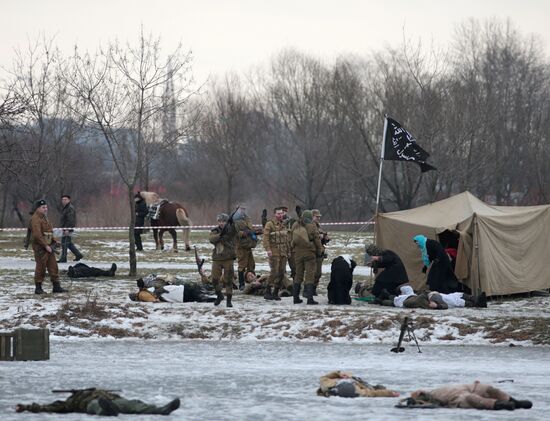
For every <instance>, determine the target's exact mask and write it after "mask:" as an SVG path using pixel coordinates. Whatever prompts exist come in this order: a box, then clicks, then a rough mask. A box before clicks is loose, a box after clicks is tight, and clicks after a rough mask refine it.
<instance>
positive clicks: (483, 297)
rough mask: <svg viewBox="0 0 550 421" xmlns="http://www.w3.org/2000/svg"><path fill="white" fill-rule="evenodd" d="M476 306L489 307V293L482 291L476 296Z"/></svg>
mask: <svg viewBox="0 0 550 421" xmlns="http://www.w3.org/2000/svg"><path fill="white" fill-rule="evenodd" d="M475 306H476V307H481V308H487V294H485V293H484V292H482V293H481V294H479V295H478V296H477V297H475Z"/></svg>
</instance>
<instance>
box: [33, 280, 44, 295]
mask: <svg viewBox="0 0 550 421" xmlns="http://www.w3.org/2000/svg"><path fill="white" fill-rule="evenodd" d="M34 293H35V294H45V293H46V291H44V290H43V289H42V282H36V283H35V284H34Z"/></svg>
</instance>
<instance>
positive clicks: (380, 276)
mask: <svg viewBox="0 0 550 421" xmlns="http://www.w3.org/2000/svg"><path fill="white" fill-rule="evenodd" d="M366 252H367V255H368V256H370V258H372V260H371V261H370V262H368V263H367V265H368V266H371V267H372V268H373V272H374V273H375V274H377V276H376V279H375V280H374V285H373V287H372V295H374V296H375V297H377V298H380V297H381V296H385V295H387V294H389V295H399V292H398V289H399V286H400V285H403V284H407V283H409V277H408V276H407V270H406V269H405V265H404V264H403V262H402V261H401V258H400V257H399V256H398V255H397V253H395V252H394V251H392V250H384V249H381V248H379V247H377V246H376V245H374V244H370V245H368V246H367V247H366ZM380 268H383V269H384V270H383V271H382V272H381V273H378V269H380ZM384 290H386V292H384Z"/></svg>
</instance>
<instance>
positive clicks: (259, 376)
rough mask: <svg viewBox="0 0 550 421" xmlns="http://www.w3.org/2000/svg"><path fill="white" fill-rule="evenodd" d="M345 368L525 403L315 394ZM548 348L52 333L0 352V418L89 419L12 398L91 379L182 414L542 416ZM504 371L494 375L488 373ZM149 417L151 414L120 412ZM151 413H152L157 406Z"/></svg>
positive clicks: (406, 386) (546, 404)
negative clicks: (25, 409) (28, 358)
mask: <svg viewBox="0 0 550 421" xmlns="http://www.w3.org/2000/svg"><path fill="white" fill-rule="evenodd" d="M333 369H345V370H350V371H352V372H353V373H354V374H356V375H359V376H361V377H362V378H364V379H365V380H367V381H369V382H371V383H380V384H383V385H385V386H386V387H388V388H391V389H394V390H396V391H398V392H400V393H401V395H402V396H407V395H408V393H409V392H411V391H412V390H415V389H417V388H419V387H427V388H429V387H434V386H438V385H441V384H444V383H465V382H466V383H467V382H471V381H473V380H476V379H478V380H480V381H482V382H489V383H492V384H495V385H496V386H497V387H500V388H502V389H503V390H505V391H507V392H508V393H510V394H511V395H512V396H514V397H517V398H529V399H531V400H532V401H533V405H534V406H533V408H532V409H530V410H516V411H513V412H508V411H478V410H465V409H434V410H427V409H422V410H408V409H396V408H394V405H395V404H396V403H397V402H398V401H399V398H356V399H345V398H336V397H331V398H324V397H318V396H316V394H315V391H316V388H317V387H318V385H319V377H320V376H321V375H323V374H325V373H326V372H328V371H330V370H333ZM548 378H550V352H548V350H547V349H546V348H541V347H515V348H508V347H496V348H495V347H487V346H473V347H472V346H423V347H422V354H419V353H418V352H417V350H416V349H415V348H414V347H411V346H407V347H406V351H405V352H404V353H402V354H394V353H391V352H390V351H389V347H388V346H385V345H358V344H319V343H275V342H254V343H250V342H244V343H243V342H219V341H215V342H214V341H209V342H207V341H169V342H166V341H128V340H118V341H69V342H67V341H56V342H54V343H53V344H52V347H51V360H49V361H37V362H3V363H2V365H1V371H0V387H1V390H2V394H1V395H0V417H1V418H2V419H3V420H17V419H25V420H43V419H48V420H56V419H62V420H67V421H68V420H77V419H83V418H86V419H96V418H97V417H91V416H86V415H82V414H68V415H63V416H60V415H45V414H36V415H34V414H30V413H25V415H21V414H16V413H15V412H14V406H15V404H16V403H20V402H23V403H30V402H32V401H36V402H39V403H46V402H50V401H53V400H54V399H58V398H64V397H65V396H67V395H64V394H53V393H51V392H50V390H52V389H67V388H78V387H89V386H100V387H103V388H109V389H117V390H118V389H119V390H122V392H121V394H123V395H124V396H125V397H129V398H139V399H142V400H145V401H150V402H152V403H156V404H159V405H160V404H164V403H166V402H168V401H169V400H171V399H173V398H174V397H180V398H181V400H182V406H181V407H180V409H178V410H177V411H176V412H174V413H173V414H172V415H171V416H170V417H162V419H185V420H197V421H199V420H251V421H252V420H312V419H314V420H319V421H320V420H339V419H342V420H347V421H351V420H365V419H372V420H405V419H414V418H417V419H420V420H442V419H453V420H497V419H498V420H527V419H536V420H543V419H548V418H547V414H548V411H550V401H549V399H548V396H549V395H550V382H549V381H548ZM499 381H504V382H502V383H497V382H499ZM120 417H121V418H123V419H124V418H125V419H130V418H132V419H140V420H147V419H153V418H154V417H152V416H140V417H139V418H136V417H134V416H128V415H127V416H120ZM155 419H159V417H158V416H157V417H156V418H155Z"/></svg>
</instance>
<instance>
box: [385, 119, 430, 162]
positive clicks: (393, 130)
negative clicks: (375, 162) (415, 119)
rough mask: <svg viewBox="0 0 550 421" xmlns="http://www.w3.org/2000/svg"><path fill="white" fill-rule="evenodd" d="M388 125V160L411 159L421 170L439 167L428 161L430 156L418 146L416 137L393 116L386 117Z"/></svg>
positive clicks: (386, 148)
mask: <svg viewBox="0 0 550 421" xmlns="http://www.w3.org/2000/svg"><path fill="white" fill-rule="evenodd" d="M386 119H387V121H388V126H387V128H386V138H385V139H384V144H385V145H384V159H385V160H388V161H411V162H416V163H417V164H418V165H420V171H422V172H426V171H430V170H436V169H437V168H435V167H433V166H431V165H430V164H428V163H426V159H428V157H429V156H430V154H429V153H428V152H426V151H425V150H424V149H422V148H421V147H420V146H418V143H416V140H415V138H414V137H413V136H412V135H411V134H410V133H409V132H408V131H407V130H405V129H404V128H403V126H401V124H399V123H398V122H397V121H395V120H394V119H392V118H389V117H386Z"/></svg>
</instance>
